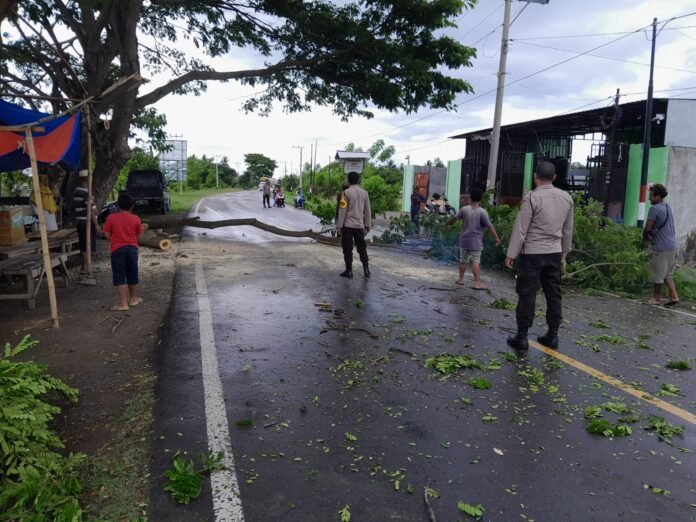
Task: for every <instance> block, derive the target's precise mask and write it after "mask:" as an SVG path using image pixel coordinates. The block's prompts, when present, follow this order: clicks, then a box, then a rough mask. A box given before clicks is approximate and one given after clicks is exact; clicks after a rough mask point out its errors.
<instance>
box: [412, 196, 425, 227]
mask: <svg viewBox="0 0 696 522" xmlns="http://www.w3.org/2000/svg"><path fill="white" fill-rule="evenodd" d="M425 202H426V199H425V196H424V195H423V194H421V193H420V192H419V191H418V187H413V194H411V223H413V224H414V225H416V232H418V230H419V228H420V223H419V221H420V211H421V204H423V203H425Z"/></svg>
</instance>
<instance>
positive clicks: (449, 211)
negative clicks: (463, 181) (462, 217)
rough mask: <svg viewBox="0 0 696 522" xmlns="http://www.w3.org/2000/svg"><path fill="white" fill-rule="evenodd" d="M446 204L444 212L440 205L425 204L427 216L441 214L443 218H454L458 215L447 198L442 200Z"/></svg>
mask: <svg viewBox="0 0 696 522" xmlns="http://www.w3.org/2000/svg"><path fill="white" fill-rule="evenodd" d="M442 199H443V200H444V202H445V210H444V212H443V211H442V207H441V206H440V205H439V204H438V205H434V204H433V203H431V202H428V203H425V204H424V207H425V213H426V214H439V215H442V216H453V215H455V214H456V213H457V211H456V210H455V209H454V207H453V206H452V205H450V204H449V201H448V200H447V198H442Z"/></svg>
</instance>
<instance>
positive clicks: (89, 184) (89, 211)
mask: <svg viewBox="0 0 696 522" xmlns="http://www.w3.org/2000/svg"><path fill="white" fill-rule="evenodd" d="M85 107H86V108H85V119H86V120H87V227H86V229H85V234H86V235H85V238H86V240H87V277H92V123H91V121H90V117H89V105H86V106H85Z"/></svg>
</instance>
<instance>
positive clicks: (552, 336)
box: [537, 328, 558, 350]
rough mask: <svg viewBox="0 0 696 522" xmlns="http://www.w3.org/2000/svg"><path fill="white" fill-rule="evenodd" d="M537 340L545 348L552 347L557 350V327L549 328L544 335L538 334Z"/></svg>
mask: <svg viewBox="0 0 696 522" xmlns="http://www.w3.org/2000/svg"><path fill="white" fill-rule="evenodd" d="M537 341H539V344H543V345H544V346H546V347H547V348H553V349H554V350H558V329H557V328H549V331H548V332H546V335H540V336H539V337H537Z"/></svg>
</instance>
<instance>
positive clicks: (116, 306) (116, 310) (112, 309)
mask: <svg viewBox="0 0 696 522" xmlns="http://www.w3.org/2000/svg"><path fill="white" fill-rule="evenodd" d="M110 310H111V311H112V312H127V311H128V310H129V308H128V307H126V308H121V307H120V306H118V305H114V306H112V307H111V308H110Z"/></svg>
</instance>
